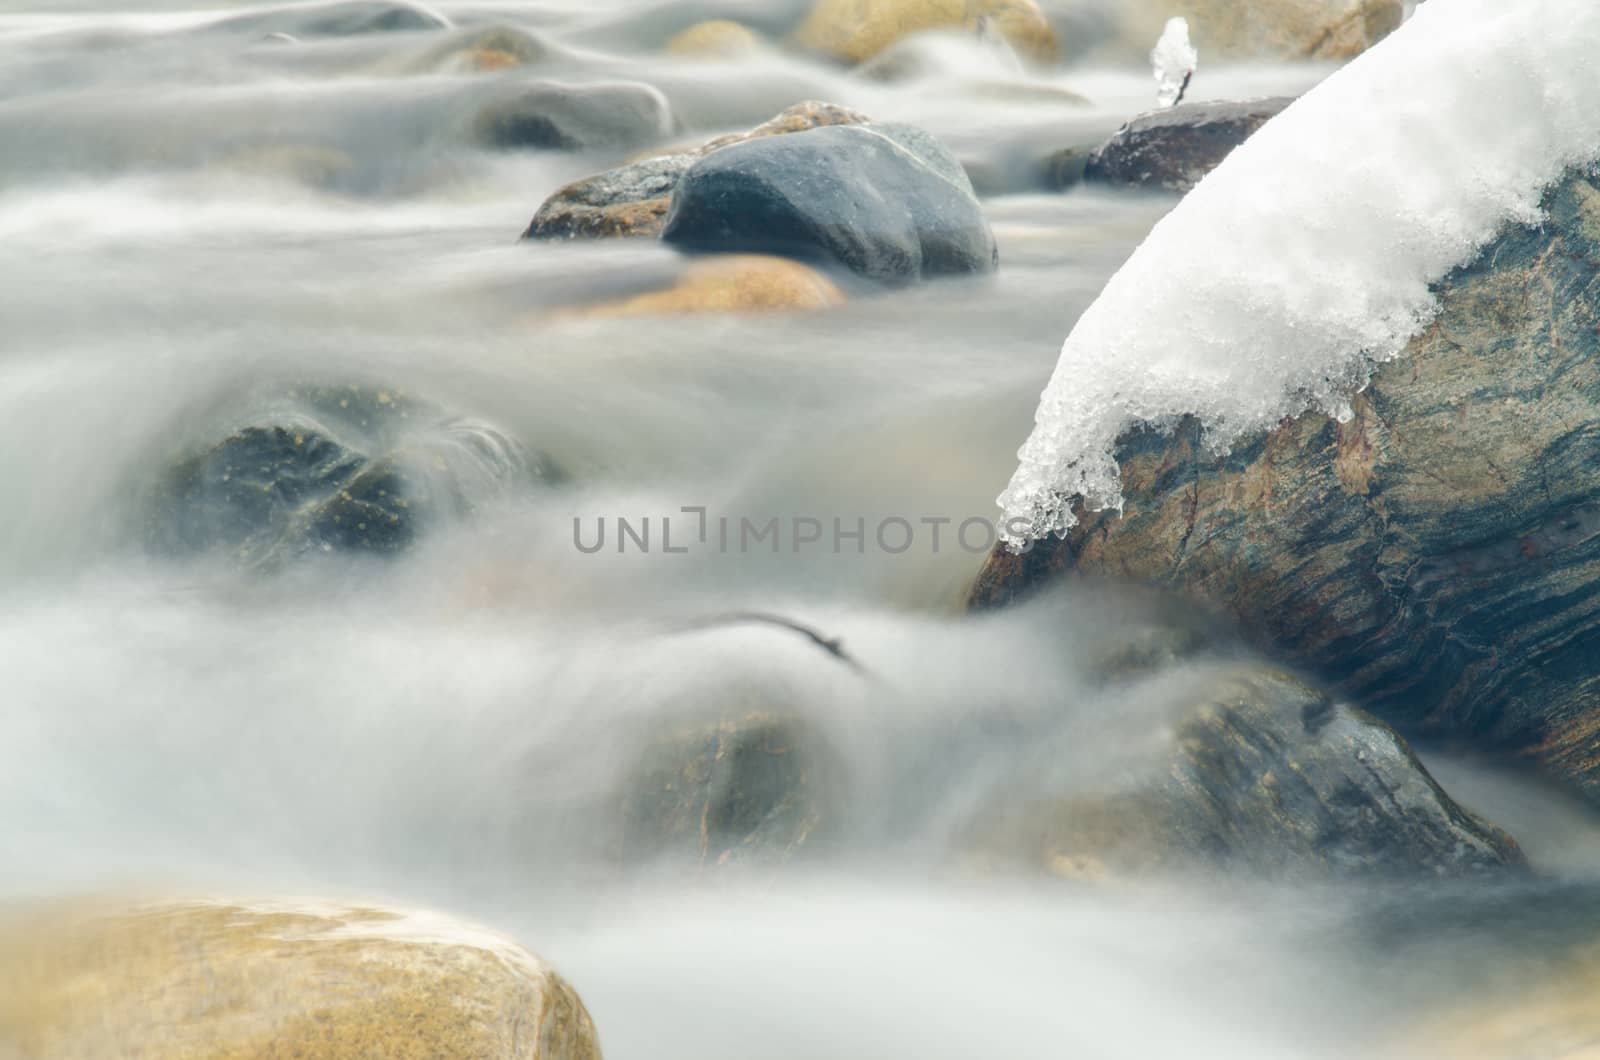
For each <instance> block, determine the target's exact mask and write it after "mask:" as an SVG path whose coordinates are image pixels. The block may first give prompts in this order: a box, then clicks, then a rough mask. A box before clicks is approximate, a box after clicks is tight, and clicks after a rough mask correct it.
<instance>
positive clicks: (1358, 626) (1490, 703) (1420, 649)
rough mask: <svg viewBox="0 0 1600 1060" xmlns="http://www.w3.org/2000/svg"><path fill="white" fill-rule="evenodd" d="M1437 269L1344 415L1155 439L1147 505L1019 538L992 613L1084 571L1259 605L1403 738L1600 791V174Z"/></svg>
mask: <svg viewBox="0 0 1600 1060" xmlns="http://www.w3.org/2000/svg"><path fill="white" fill-rule="evenodd" d="M1546 206H1547V208H1548V210H1549V219H1548V221H1547V222H1546V223H1545V224H1544V225H1543V226H1541V227H1539V228H1523V227H1515V228H1511V229H1509V230H1508V231H1506V232H1505V233H1503V234H1502V235H1501V236H1500V237H1499V238H1498V239H1497V240H1495V241H1494V242H1493V243H1491V244H1490V245H1489V246H1488V247H1487V248H1485V250H1484V251H1483V253H1482V254H1481V255H1480V256H1479V257H1478V259H1477V260H1476V261H1475V262H1474V263H1473V264H1471V265H1469V266H1467V267H1465V268H1462V269H1459V270H1457V271H1456V272H1454V273H1453V274H1452V275H1450V276H1449V277H1447V278H1446V279H1445V280H1443V281H1442V282H1441V283H1440V284H1438V285H1437V291H1438V295H1439V297H1440V301H1441V313H1440V315H1439V317H1438V318H1437V319H1436V320H1435V321H1434V323H1433V324H1432V325H1431V326H1430V327H1428V328H1427V330H1425V331H1424V332H1423V333H1422V334H1420V335H1417V336H1416V337H1415V338H1413V339H1412V340H1411V343H1410V345H1409V346H1408V347H1407V349H1406V351H1405V352H1404V354H1403V355H1402V356H1401V357H1400V358H1399V359H1398V360H1396V361H1394V362H1392V363H1390V364H1388V365H1386V366H1384V367H1383V368H1382V369H1381V370H1380V371H1379V372H1378V373H1377V374H1376V376H1375V377H1374V378H1373V380H1372V383H1371V385H1370V386H1369V387H1368V388H1367V390H1366V391H1364V392H1363V393H1361V394H1358V395H1356V396H1355V398H1354V400H1353V408H1354V416H1353V417H1352V418H1351V419H1350V420H1349V421H1348V422H1346V423H1338V422H1335V421H1334V420H1331V419H1329V418H1328V417H1325V416H1321V415H1304V416H1300V417H1298V418H1296V419H1294V420H1292V421H1289V422H1286V423H1284V424H1282V425H1281V426H1279V427H1278V428H1277V429H1275V430H1273V431H1271V432H1269V433H1266V434H1263V435H1259V436H1256V437H1254V438H1249V439H1246V440H1244V441H1243V442H1241V443H1240V444H1239V445H1237V446H1236V447H1235V448H1234V450H1233V451H1232V452H1231V453H1230V454H1228V455H1226V456H1223V457H1218V456H1216V455H1214V454H1212V453H1210V452H1208V450H1207V449H1206V448H1205V446H1204V445H1203V444H1202V443H1201V439H1200V434H1199V428H1198V426H1197V425H1196V424H1194V423H1193V422H1185V423H1184V424H1182V425H1181V426H1180V427H1179V428H1178V429H1177V431H1176V432H1175V433H1174V434H1171V435H1164V434H1160V433H1156V432H1150V431H1140V432H1134V433H1132V434H1130V435H1129V436H1127V437H1125V438H1124V439H1122V442H1121V444H1120V447H1119V452H1118V459H1119V461H1120V463H1121V475H1122V489H1123V494H1124V497H1125V498H1126V507H1125V509H1124V512H1123V513H1122V514H1121V515H1120V516H1119V515H1118V514H1116V513H1114V512H1099V513H1096V512H1082V513H1080V519H1081V522H1080V523H1079V525H1078V526H1077V527H1075V528H1074V529H1073V531H1072V532H1071V533H1070V534H1069V535H1068V536H1067V537H1066V538H1065V539H1063V540H1059V541H1058V540H1056V539H1050V540H1048V541H1046V542H1042V543H1040V544H1039V545H1037V546H1036V547H1035V548H1034V549H1033V550H1032V551H1030V552H1028V553H1026V554H1024V555H1011V554H1009V553H997V554H996V555H994V556H992V557H991V558H990V560H989V563H988V565H987V566H986V567H985V570H984V572H983V574H982V575H981V576H980V579H979V582H978V584H977V586H976V587H975V588H974V591H973V602H974V604H975V605H978V606H993V605H997V604H1001V603H1003V602H1005V601H1007V600H1010V599H1013V598H1015V597H1017V596H1019V595H1020V594H1023V593H1026V592H1028V591H1030V590H1031V589H1033V588H1035V587H1037V586H1040V585H1042V584H1044V583H1046V582H1048V581H1050V580H1052V579H1053V578H1055V577H1056V576H1058V575H1059V574H1061V573H1063V572H1066V571H1079V572H1084V573H1087V574H1092V575H1115V576H1119V577H1125V578H1133V579H1139V580H1142V581H1145V582H1149V583H1154V584H1156V585H1159V586H1164V587H1168V588H1170V589H1174V590H1176V591H1178V592H1180V593H1181V594H1184V595H1186V596H1189V597H1191V598H1195V599H1199V600H1204V601H1208V602H1210V604H1211V605H1212V606H1216V607H1219V608H1223V609H1225V610H1227V611H1229V612H1231V613H1232V614H1234V615H1235V616H1237V617H1238V619H1239V620H1240V622H1241V624H1242V625H1243V626H1244V627H1245V629H1246V630H1247V631H1249V633H1250V634H1251V635H1252V636H1253V637H1254V638H1255V639H1256V640H1257V641H1258V642H1259V643H1261V644H1263V645H1269V646H1270V648H1271V650H1272V651H1273V653H1274V654H1275V655H1277V656H1279V657H1285V658H1287V659H1289V660H1291V661H1292V662H1294V663H1295V664H1296V665H1299V666H1302V667H1305V668H1307V669H1309V670H1311V671H1312V672H1314V673H1316V674H1317V675H1318V676H1319V677H1320V678H1322V679H1323V680H1325V681H1328V682H1330V683H1331V684H1332V685H1333V686H1334V687H1335V688H1336V689H1338V690H1339V691H1340V692H1341V694H1343V695H1346V696H1348V697H1350V698H1351V699H1353V700H1354V701H1355V702H1358V703H1360V704H1361V705H1362V706H1364V707H1365V708H1367V709H1369V710H1371V711H1373V712H1374V713H1376V714H1378V715H1380V716H1382V717H1383V718H1385V719H1386V720H1388V721H1389V722H1391V723H1393V724H1395V725H1397V726H1399V727H1400V728H1401V730H1402V731H1405V732H1409V733H1419V734H1426V735H1434V736H1448V737H1451V738H1453V739H1456V740H1459V741H1465V742H1468V743H1470V744H1472V745H1474V746H1477V747H1481V748H1486V749H1487V748H1493V749H1500V750H1504V751H1510V752H1516V753H1519V754H1522V755H1525V756H1527V757H1528V758H1530V759H1532V760H1533V761H1535V762H1537V763H1539V764H1540V765H1541V766H1542V767H1543V768H1544V769H1545V770H1546V771H1547V772H1548V773H1550V774H1552V775H1554V776H1556V777H1558V778H1561V779H1564V780H1566V781H1568V782H1571V783H1573V784H1575V785H1577V786H1578V787H1580V788H1581V789H1582V790H1584V791H1585V792H1586V793H1587V794H1588V795H1589V796H1590V797H1591V798H1596V799H1600V183H1597V180H1596V178H1594V177H1593V176H1590V175H1587V174H1578V175H1574V176H1571V177H1569V178H1568V179H1567V180H1565V181H1563V182H1562V183H1561V184H1560V185H1559V187H1557V188H1556V189H1554V190H1552V191H1551V192H1550V193H1549V195H1548V196H1547V198H1546Z"/></svg>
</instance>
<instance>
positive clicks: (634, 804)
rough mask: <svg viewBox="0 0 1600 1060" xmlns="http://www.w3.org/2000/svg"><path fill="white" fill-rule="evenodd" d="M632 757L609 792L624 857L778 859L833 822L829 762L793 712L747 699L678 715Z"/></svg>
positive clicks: (833, 769) (833, 766) (834, 774)
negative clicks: (616, 789)
mask: <svg viewBox="0 0 1600 1060" xmlns="http://www.w3.org/2000/svg"><path fill="white" fill-rule="evenodd" d="M757 698H759V697H757ZM633 755H634V757H633V764H632V766H631V768H629V769H628V770H627V771H626V773H625V776H626V780H625V783H624V788H623V790H622V791H621V793H620V794H619V796H618V802H619V805H620V818H619V820H620V832H619V836H618V850H619V853H620V854H621V855H622V857H624V858H626V859H628V860H640V859H646V860H666V861H669V862H672V861H676V862H679V863H688V864H694V865H700V866H714V865H728V864H730V863H744V862H764V863H769V864H770V863H782V862H784V861H787V860H789V859H790V858H793V857H795V856H796V855H797V854H798V853H800V851H801V850H802V849H804V848H805V847H806V846H808V845H809V844H811V843H813V842H814V841H815V840H816V838H817V837H818V834H819V833H825V832H826V829H827V826H828V825H829V824H830V823H834V824H836V823H837V821H838V817H839V812H840V797H839V792H840V784H839V778H840V776H841V775H842V774H841V770H840V759H839V756H838V755H837V753H836V752H834V751H833V750H832V749H831V748H830V747H829V745H828V743H827V741H826V740H825V739H824V737H823V736H822V734H821V732H820V731H819V728H818V727H817V726H816V725H814V724H813V723H811V722H810V721H808V720H807V719H806V718H805V717H803V716H802V715H800V714H798V713H797V712H794V711H790V710H784V709H777V708H773V707H770V706H766V705H763V704H761V703H759V702H753V703H751V704H750V705H749V706H748V707H747V708H745V709H730V710H726V711H723V712H720V713H718V714H717V715H716V716H712V717H701V718H689V719H684V720H682V721H680V722H679V723H677V724H676V725H675V726H673V727H670V728H667V729H665V730H663V731H659V732H654V733H651V734H649V735H648V736H647V737H646V738H645V740H644V741H643V742H642V746H640V747H638V748H636V749H635V751H634V752H633Z"/></svg>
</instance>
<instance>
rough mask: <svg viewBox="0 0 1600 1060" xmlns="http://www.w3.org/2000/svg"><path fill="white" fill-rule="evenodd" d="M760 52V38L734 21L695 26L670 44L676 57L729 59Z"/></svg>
mask: <svg viewBox="0 0 1600 1060" xmlns="http://www.w3.org/2000/svg"><path fill="white" fill-rule="evenodd" d="M760 50H761V38H760V37H759V36H757V35H756V34H755V32H754V31H752V30H751V29H749V28H748V27H746V26H743V25H741V24H739V23H738V22H734V21H732V20H731V19H726V18H715V19H711V20H710V21H709V22H696V23H695V24H694V25H692V26H690V27H689V28H688V29H686V30H684V31H683V32H681V33H679V34H678V35H677V36H675V37H673V38H672V39H671V40H670V41H668V42H667V51H668V52H669V53H671V54H673V55H685V56H702V57H708V58H730V57H737V56H741V55H749V54H750V53H752V52H756V51H760Z"/></svg>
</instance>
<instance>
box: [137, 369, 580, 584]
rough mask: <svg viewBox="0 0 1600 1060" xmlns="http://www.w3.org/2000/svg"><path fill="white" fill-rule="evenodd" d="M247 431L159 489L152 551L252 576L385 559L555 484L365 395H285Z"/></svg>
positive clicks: (198, 455)
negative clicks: (540, 485)
mask: <svg viewBox="0 0 1600 1060" xmlns="http://www.w3.org/2000/svg"><path fill="white" fill-rule="evenodd" d="M269 404H276V403H269ZM246 420H247V422H245V423H243V424H241V425H238V426H236V427H234V428H233V429H232V430H231V431H230V432H229V433H228V434H227V435H226V436H225V437H224V438H223V439H222V440H221V441H219V442H216V443H213V444H211V445H209V446H206V447H204V448H201V449H199V450H198V451H192V452H190V453H188V454H186V455H184V456H182V457H180V458H179V459H178V460H177V461H176V462H175V463H174V464H173V465H172V467H171V468H170V469H169V470H168V471H167V472H166V473H165V474H164V475H162V476H161V478H160V479H159V480H158V481H157V483H156V484H155V486H154V488H153V490H152V494H151V496H150V497H149V498H148V502H147V512H148V514H147V516H146V533H147V539H148V541H149V544H150V546H151V548H152V549H153V550H154V551H156V552H157V553H159V554H162V555H168V556H195V555H202V554H210V553H220V554H227V555H228V556H230V557H231V558H232V559H233V560H235V561H236V562H239V563H241V564H244V565H246V566H256V567H267V566H274V565H277V564H279V563H281V562H284V561H286V560H289V559H292V558H294V557H296V556H300V555H303V554H307V553H323V552H352V553H368V554H380V555H381V554H389V553H394V552H398V551H401V550H403V549H405V548H406V547H408V546H409V545H410V544H411V543H412V542H413V541H414V540H415V539H416V537H417V535H418V533H419V532H420V531H421V529H422V528H423V527H424V526H425V525H426V524H427V523H428V522H430V521H432V520H435V519H438V518H440V517H444V516H449V515H456V516H460V515H464V514H467V513H469V512H470V511H471V510H472V509H473V508H475V507H476V506H477V505H479V504H481V503H483V502H484V501H486V500H488V499H490V498H492V497H494V496H497V495H499V494H500V493H501V492H503V491H504V490H506V489H507V488H509V487H510V486H511V485H512V484H514V483H516V482H518V481H524V480H525V481H530V482H536V481H540V480H550V479H553V478H555V477H556V475H555V473H554V471H553V470H552V469H551V468H550V467H549V465H548V464H546V463H545V462H544V461H542V460H541V459H538V458H532V457H529V456H528V455H527V454H526V453H525V452H524V451H523V450H522V448H521V446H519V445H518V444H517V443H516V442H514V441H512V440H511V439H509V438H507V437H506V436H505V435H503V434H501V433H500V432H499V431H498V430H496V429H494V428H493V427H489V426H486V425H483V424H479V423H475V422H473V421H470V420H463V419H459V418H455V417H451V416H449V415H448V414H446V413H444V412H443V411H442V410H439V409H434V408H431V407H429V406H427V405H424V404H422V403H419V402H416V401H414V400H412V399H409V398H407V397H406V396H405V395H403V394H400V393H398V392H391V391H386V390H381V389H376V388H372V387H367V386H338V387H333V386H307V387H299V388H291V389H290V390H289V391H288V392H287V393H286V394H285V395H284V400H283V402H282V405H281V407H278V408H276V409H275V410H274V413H273V415H271V416H267V415H265V414H263V415H262V416H261V417H260V418H259V419H251V418H249V417H246Z"/></svg>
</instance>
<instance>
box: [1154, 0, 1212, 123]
mask: <svg viewBox="0 0 1600 1060" xmlns="http://www.w3.org/2000/svg"><path fill="white" fill-rule="evenodd" d="M1150 65H1151V66H1152V67H1153V68H1154V69H1155V75H1156V106H1158V107H1176V106H1177V105H1178V104H1179V103H1181V102H1183V94H1184V92H1185V91H1187V90H1188V88H1189V81H1190V79H1191V78H1193V77H1194V72H1195V69H1196V68H1197V67H1198V66H1199V65H1200V53H1199V52H1197V51H1195V50H1194V45H1193V44H1190V43H1189V21H1188V19H1185V18H1170V19H1168V20H1167V28H1166V29H1165V30H1163V31H1162V33H1161V39H1160V40H1158V41H1156V46H1155V49H1154V50H1153V51H1151V52H1150Z"/></svg>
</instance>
